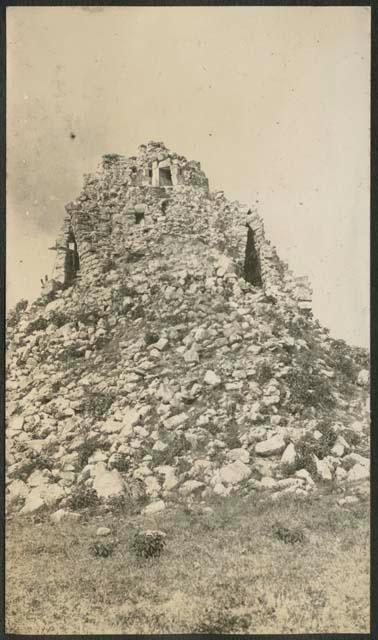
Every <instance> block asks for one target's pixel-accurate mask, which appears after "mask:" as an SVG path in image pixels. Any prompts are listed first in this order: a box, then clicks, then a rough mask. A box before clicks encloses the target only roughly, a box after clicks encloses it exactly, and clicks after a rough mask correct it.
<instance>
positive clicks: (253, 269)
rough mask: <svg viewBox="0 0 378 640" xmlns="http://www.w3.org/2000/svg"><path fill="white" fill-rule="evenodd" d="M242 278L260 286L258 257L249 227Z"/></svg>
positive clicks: (253, 237)
mask: <svg viewBox="0 0 378 640" xmlns="http://www.w3.org/2000/svg"><path fill="white" fill-rule="evenodd" d="M244 278H245V280H246V281H247V282H250V284H252V285H253V286H255V287H262V279H261V265H260V258H259V255H258V253H257V250H256V246H255V234H254V232H253V231H252V229H251V228H250V227H248V235H247V246H246V249H245V261H244Z"/></svg>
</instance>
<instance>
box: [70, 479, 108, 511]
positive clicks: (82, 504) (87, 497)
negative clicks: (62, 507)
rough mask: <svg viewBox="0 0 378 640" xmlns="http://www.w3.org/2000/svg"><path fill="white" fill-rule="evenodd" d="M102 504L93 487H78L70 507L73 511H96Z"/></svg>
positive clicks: (73, 492)
mask: <svg viewBox="0 0 378 640" xmlns="http://www.w3.org/2000/svg"><path fill="white" fill-rule="evenodd" d="M99 504H100V499H99V498H98V496H97V493H96V491H95V490H94V489H92V488H91V487H87V486H85V485H82V484H81V485H77V486H76V487H75V488H74V489H73V491H72V493H71V495H70V497H69V499H68V505H69V507H70V508H71V509H72V510H73V511H81V510H83V509H95V508H96V507H98V505H99Z"/></svg>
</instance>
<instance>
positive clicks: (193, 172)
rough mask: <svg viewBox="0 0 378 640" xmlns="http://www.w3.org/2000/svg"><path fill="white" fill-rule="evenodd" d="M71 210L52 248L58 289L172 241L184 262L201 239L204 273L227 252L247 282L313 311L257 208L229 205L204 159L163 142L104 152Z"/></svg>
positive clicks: (200, 260)
mask: <svg viewBox="0 0 378 640" xmlns="http://www.w3.org/2000/svg"><path fill="white" fill-rule="evenodd" d="M194 205H195V206H194ZM183 209H185V212H184V215H183ZM66 210H67V216H66V218H65V221H64V224H63V228H62V233H61V235H60V237H59V238H58V240H57V243H56V246H55V247H53V249H54V250H55V251H56V252H57V260H56V265H55V269H54V273H53V277H52V280H53V281H54V282H55V287H56V286H59V285H61V286H70V285H71V284H73V282H74V280H75V278H76V277H77V276H79V277H80V278H81V279H85V280H88V284H90V282H91V279H92V278H93V276H94V275H95V274H99V273H101V271H102V270H103V267H104V264H107V263H109V261H111V260H113V259H118V258H120V257H121V256H125V255H126V253H127V252H131V253H134V254H136V255H137V254H139V255H140V256H141V257H143V256H144V255H146V253H148V252H151V249H152V245H153V244H156V245H158V244H159V245H163V246H164V245H165V246H167V245H171V247H172V257H173V255H174V254H175V253H176V254H177V256H178V258H179V261H181V260H182V261H184V255H185V250H184V254H182V249H184V247H185V245H188V243H190V242H191V239H192V238H193V237H196V238H197V240H198V241H199V242H200V245H199V246H198V247H197V250H196V252H195V253H196V258H197V260H198V264H197V269H198V270H200V269H201V265H202V264H203V268H204V269H205V265H206V263H207V262H208V261H209V259H210V258H211V256H213V259H215V258H216V256H219V255H223V256H224V259H225V260H226V259H227V258H229V260H230V269H231V265H232V268H234V270H235V272H236V273H238V274H240V275H242V276H243V277H244V279H245V280H246V282H249V283H251V284H252V285H254V286H257V287H263V288H264V290H265V291H266V292H267V293H268V295H273V296H275V295H276V296H280V295H284V296H290V297H292V298H293V299H294V300H297V301H298V304H299V307H300V308H301V309H306V310H310V309H311V304H310V303H311V289H310V287H309V284H308V283H307V282H306V280H305V279H304V278H301V279H298V278H294V277H293V275H292V273H291V272H290V271H289V270H288V268H287V266H286V265H285V264H283V263H282V261H281V260H279V258H278V256H277V254H276V251H275V250H274V248H273V247H272V246H271V244H270V242H269V241H268V240H266V238H265V234H264V228H263V223H262V220H261V218H260V217H259V216H258V215H257V213H256V212H252V211H251V209H249V208H248V207H243V206H242V205H240V204H239V203H238V202H228V201H227V200H226V198H225V197H224V194H223V193H222V192H218V193H215V194H211V193H210V192H209V184H208V180H207V178H206V176H205V174H204V173H203V171H202V170H201V165H200V163H199V162H188V161H187V160H186V158H184V157H183V156H179V155H177V154H176V153H171V152H170V151H169V150H168V149H167V148H166V147H165V146H164V144H163V143H153V142H151V143H149V144H148V145H147V146H146V145H142V146H141V147H140V148H139V154H138V156H136V157H131V158H125V157H123V156H118V155H108V156H104V158H103V162H102V165H101V167H100V168H99V171H98V173H96V174H94V175H88V176H86V177H85V182H84V189H83V191H82V193H81V195H80V196H79V198H78V199H77V200H75V201H74V202H71V203H70V204H68V205H67V206H66ZM173 244H174V246H173ZM191 252H192V248H191V250H190V253H191ZM182 264H184V263H182ZM47 286H48V287H50V288H54V285H53V286H51V284H49V285H47Z"/></svg>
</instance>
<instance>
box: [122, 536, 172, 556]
mask: <svg viewBox="0 0 378 640" xmlns="http://www.w3.org/2000/svg"><path fill="white" fill-rule="evenodd" d="M165 537H166V534H165V533H163V532H162V531H151V530H149V531H137V532H136V534H135V535H134V538H133V541H132V543H131V549H132V551H133V552H134V553H135V555H136V556H137V557H138V558H157V557H159V556H160V555H161V553H162V551H163V550H164V547H165V544H166V543H165Z"/></svg>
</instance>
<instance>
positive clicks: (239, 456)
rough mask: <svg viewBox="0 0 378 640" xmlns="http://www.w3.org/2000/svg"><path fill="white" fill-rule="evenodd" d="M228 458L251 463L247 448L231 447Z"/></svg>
mask: <svg viewBox="0 0 378 640" xmlns="http://www.w3.org/2000/svg"><path fill="white" fill-rule="evenodd" d="M227 458H229V460H234V461H236V460H239V461H240V462H244V464H248V463H249V458H250V456H249V452H248V451H247V450H246V449H239V448H238V449H231V450H230V451H228V453H227Z"/></svg>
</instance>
